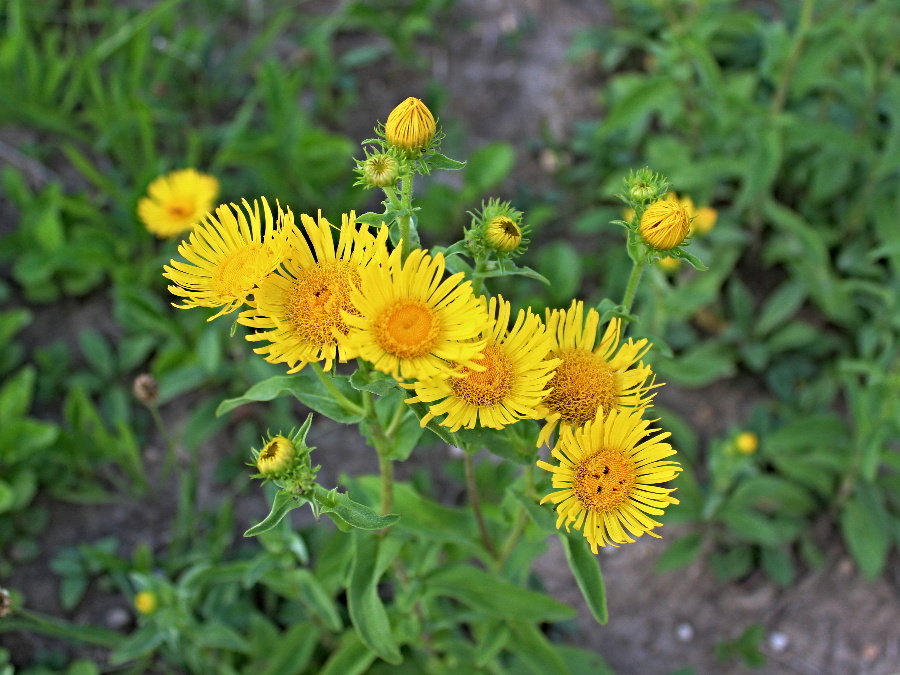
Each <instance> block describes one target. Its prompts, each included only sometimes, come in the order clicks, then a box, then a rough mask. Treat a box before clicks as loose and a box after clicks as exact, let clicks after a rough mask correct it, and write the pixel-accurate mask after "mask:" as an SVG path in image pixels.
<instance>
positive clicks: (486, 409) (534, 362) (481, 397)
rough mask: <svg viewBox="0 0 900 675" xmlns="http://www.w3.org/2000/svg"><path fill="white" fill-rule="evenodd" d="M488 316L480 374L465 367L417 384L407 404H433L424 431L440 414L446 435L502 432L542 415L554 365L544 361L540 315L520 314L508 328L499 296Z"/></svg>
mask: <svg viewBox="0 0 900 675" xmlns="http://www.w3.org/2000/svg"><path fill="white" fill-rule="evenodd" d="M488 314H489V315H490V317H491V324H490V325H489V326H487V327H486V328H485V330H484V331H483V332H482V334H481V338H484V339H486V340H487V344H485V346H484V350H483V351H482V353H481V359H480V360H479V361H478V364H479V366H481V368H482V369H481V370H472V369H471V368H467V367H465V366H463V367H462V368H461V369H460V370H459V372H458V373H456V374H455V375H454V376H453V377H450V378H435V379H432V380H427V381H419V382H416V384H415V390H416V396H415V397H413V398H410V399H407V401H406V402H407V403H415V402H417V401H422V402H425V403H432V402H434V401H441V399H443V401H442V402H441V403H438V404H437V405H433V406H431V408H430V409H429V411H428V414H427V415H425V417H423V418H422V422H421V424H422V426H423V427H424V426H425V425H426V424H428V422H429V421H430V420H431V419H432V418H434V417H437V416H439V415H444V414H445V413H446V414H447V417H446V419H444V421H442V422H441V424H442V425H443V426H445V427H450V431H453V432H455V431H458V430H459V428H460V427H465V428H466V429H473V428H475V424H476V422H479V423H480V424H481V426H482V427H491V428H493V429H502V428H503V427H505V426H507V425H509V424H512V423H514V422H515V421H516V420H520V419H533V418H537V417H541V416H542V411H541V410H540V404H541V401H542V400H543V399H544V398H545V397H546V396H547V394H548V393H549V391H548V390H547V389H546V385H547V381H548V380H549V379H550V377H551V371H552V370H553V368H554V366H556V364H557V361H555V360H546V359H545V357H546V355H547V352H548V351H550V336H549V335H547V333H546V331H545V329H544V325H543V324H542V323H541V319H540V317H539V316H537V315H535V314H532V313H531V312H530V311H529V312H525V310H520V311H519V314H518V316H517V317H516V323H515V325H514V326H513V327H512V328H511V329H508V326H509V317H510V305H509V302H508V301H506V300H504V299H503V298H502V297H500V298H499V299H498V298H496V297H494V298H491V301H490V307H489V308H488Z"/></svg>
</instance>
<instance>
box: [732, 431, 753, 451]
mask: <svg viewBox="0 0 900 675" xmlns="http://www.w3.org/2000/svg"><path fill="white" fill-rule="evenodd" d="M734 447H735V448H737V451H738V452H740V453H741V454H743V455H752V454H753V453H754V452H756V450H757V448H759V437H758V436H757V435H756V434H754V433H753V432H752V431H742V432H741V433H739V434H738V435H737V438H735V439H734Z"/></svg>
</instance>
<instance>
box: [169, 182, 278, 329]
mask: <svg viewBox="0 0 900 675" xmlns="http://www.w3.org/2000/svg"><path fill="white" fill-rule="evenodd" d="M262 203H263V209H262V213H260V209H259V204H258V203H257V202H256V200H254V201H253V207H252V208H251V206H250V204H248V203H247V200H246V199H245V200H243V204H244V210H245V211H246V212H247V213H246V215H245V214H244V211H242V210H241V209H240V208H239V207H238V206H236V205H235V204H232V205H231V207H230V208H229V207H228V206H227V205H225V204H223V205H222V206H220V207H218V208H217V209H216V215H215V217H213V216H212V214H209V215H207V217H206V221H205V222H203V223H201V224H199V225H197V227H195V228H194V231H193V232H191V234H190V238H189V240H188V241H187V242H184V241H183V242H181V244H180V245H179V246H178V253H180V254H181V255H182V256H183V257H184V259H185V260H186V261H187V262H180V261H177V260H172V261H171V263H172V264H171V267H170V266H169V265H164V266H163V269H164V270H165V272H164V273H163V276H164V277H166V278H167V279H169V280H171V281H173V282H175V285H174V286H169V291H171V292H172V293H173V294H174V295H177V296H179V297H182V298H184V304H181V305H175V307H180V308H186V307H221V308H222V309H221V311H219V312H218V313H217V314H215V315H214V316H211V317H210V318H209V321H212V320H213V319H215V318H216V317H219V316H222V315H223V314H227V313H228V312H231V311H234V310H235V309H237V308H238V307H239V306H240V305H242V304H243V303H244V302H246V300H247V296H248V295H250V293H252V292H253V290H254V288H255V287H256V285H257V284H258V283H260V282H261V281H262V280H263V279H265V277H266V275H267V274H269V273H270V272H271V271H272V270H274V269H275V268H276V267H278V265H280V264H281V262H282V261H283V260H284V259H285V257H286V256H287V255H288V253H289V252H290V244H289V243H288V234H289V233H290V231H291V230H293V228H294V216H293V214H292V213H291V211H290V209H288V211H287V212H286V213H285V212H282V210H281V207H279V208H278V225H279V227H278V228H277V229H276V227H275V223H274V222H273V218H272V212H271V211H270V210H269V204H268V202H266V199H265V197H263V198H262ZM248 218H249V219H248Z"/></svg>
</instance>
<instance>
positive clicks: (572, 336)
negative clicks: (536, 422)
mask: <svg viewBox="0 0 900 675" xmlns="http://www.w3.org/2000/svg"><path fill="white" fill-rule="evenodd" d="M599 323H600V315H599V314H598V313H597V310H595V309H590V310H588V312H587V317H585V314H584V303H583V302H581V301H575V300H573V301H572V306H571V307H570V308H569V309H568V310H560V309H557V310H553V312H552V313H551V312H550V311H549V310H548V312H547V333H548V334H549V335H550V336H551V339H552V348H551V351H550V354H549V356H548V358H552V359H559V360H560V363H559V365H557V367H556V370H555V371H554V372H553V378H552V379H551V380H550V382H549V383H548V385H547V386H548V387H549V388H551V389H552V390H553V391H551V392H550V395H549V396H548V397H547V398H546V399H544V405H545V406H546V408H547V416H546V417H545V419H546V423H545V424H544V428H543V429H541V433H540V436H539V437H538V446H541V445H543V444H544V443H546V442H547V441H548V440H549V438H550V434H552V433H553V430H554V429H555V428H556V426H557V424H562V426H563V427H577V426H580V425H582V424H584V423H585V422H587V421H589V420H592V419H594V417H595V416H596V415H597V414H598V412H604V413H608V412H610V411H612V410H622V409H626V408H638V409H642V408H645V407H646V406H648V405H649V404H650V401H651V399H652V398H653V396H652V395H651V394H650V393H649V392H650V390H651V389H652V388H653V387H654V384H653V381H652V380H651V382H650V384H647V380H648V378H650V377H651V376H652V374H653V371H652V370H651V368H650V366H645V365H644V363H643V362H642V361H640V359H641V357H643V356H644V354H646V353H647V350H648V349H650V344H649V343H648V342H647V340H645V339H641V340H638V341H637V342H635V341H634V340H632V339H631V338H629V339H628V341H627V342H625V343H622V344H620V337H621V327H622V322H621V320H620V319H618V318H614V319H612V320H611V321H610V322H609V325H608V326H607V328H606V332H605V333H604V334H603V338H602V339H601V340H600V344H598V345H596V346H595V343H596V341H597V327H598V324H599ZM638 361H640V362H639V363H638V365H637V366H636V367H635V366H634V364H635V363H636V362H638Z"/></svg>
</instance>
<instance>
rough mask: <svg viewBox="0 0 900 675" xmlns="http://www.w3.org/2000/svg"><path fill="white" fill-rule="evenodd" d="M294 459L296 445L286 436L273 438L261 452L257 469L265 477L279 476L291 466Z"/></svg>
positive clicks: (257, 461) (257, 459)
mask: <svg viewBox="0 0 900 675" xmlns="http://www.w3.org/2000/svg"><path fill="white" fill-rule="evenodd" d="M292 459H294V444H293V443H291V441H290V439H288V438H285V437H284V436H281V435H278V436H273V437H272V438H271V440H269V442H268V443H266V444H265V445H264V446H263V449H262V450H260V451H259V456H258V457H257V458H256V469H257V471H259V472H260V473H261V474H262V475H263V476H267V477H268V476H277V475H278V474H280V473H282V472H283V471H284V470H285V469H287V468H288V467H289V466H290V465H291V460H292Z"/></svg>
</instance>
